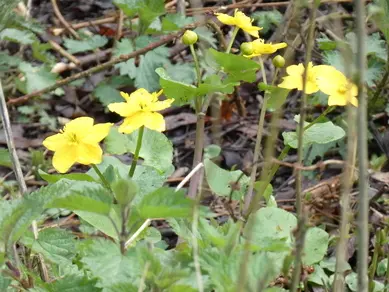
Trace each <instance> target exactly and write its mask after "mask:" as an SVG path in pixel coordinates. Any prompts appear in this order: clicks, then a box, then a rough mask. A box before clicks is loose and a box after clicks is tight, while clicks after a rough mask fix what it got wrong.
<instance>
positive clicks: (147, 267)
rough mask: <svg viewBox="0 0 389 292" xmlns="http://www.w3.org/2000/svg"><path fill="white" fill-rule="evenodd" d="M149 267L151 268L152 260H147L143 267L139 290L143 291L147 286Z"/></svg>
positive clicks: (139, 291)
mask: <svg viewBox="0 0 389 292" xmlns="http://www.w3.org/2000/svg"><path fill="white" fill-rule="evenodd" d="M149 268H150V261H147V262H146V264H145V267H144V269H143V273H142V277H141V278H140V283H139V287H138V292H143V291H144V289H145V288H146V278H147V273H148V272H149Z"/></svg>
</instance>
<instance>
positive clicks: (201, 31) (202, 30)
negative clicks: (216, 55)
mask: <svg viewBox="0 0 389 292" xmlns="http://www.w3.org/2000/svg"><path fill="white" fill-rule="evenodd" d="M194 32H195V33H197V35H198V37H199V40H201V41H202V42H206V43H208V44H209V45H210V46H211V47H212V48H214V49H216V48H217V45H216V43H217V41H216V38H215V37H214V35H213V32H212V31H210V30H209V29H208V28H207V27H206V26H200V27H197V28H196V29H195V30H194Z"/></svg>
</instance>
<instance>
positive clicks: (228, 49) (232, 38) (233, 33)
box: [226, 26, 239, 54]
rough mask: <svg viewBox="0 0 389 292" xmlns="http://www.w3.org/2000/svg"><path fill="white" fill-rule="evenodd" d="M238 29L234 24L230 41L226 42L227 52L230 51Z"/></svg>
mask: <svg viewBox="0 0 389 292" xmlns="http://www.w3.org/2000/svg"><path fill="white" fill-rule="evenodd" d="M238 31H239V27H237V26H235V28H234V31H233V32H232V36H231V40H230V43H229V44H228V47H227V50H226V53H227V54H228V53H230V51H231V48H232V45H233V44H234V41H235V38H236V35H237V34H238Z"/></svg>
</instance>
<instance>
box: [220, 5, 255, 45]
mask: <svg viewBox="0 0 389 292" xmlns="http://www.w3.org/2000/svg"><path fill="white" fill-rule="evenodd" d="M215 15H216V16H217V19H218V20H219V21H220V22H221V23H223V24H226V25H232V26H236V27H238V28H240V29H242V30H244V31H245V32H247V33H248V34H250V35H252V36H253V37H256V38H259V34H258V31H260V30H261V29H262V27H259V26H254V25H253V21H254V20H253V19H251V18H250V17H248V16H247V15H246V14H244V13H243V12H242V11H239V10H238V9H236V10H235V13H234V16H229V15H228V14H224V13H215Z"/></svg>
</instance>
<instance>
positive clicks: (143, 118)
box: [119, 112, 165, 134]
mask: <svg viewBox="0 0 389 292" xmlns="http://www.w3.org/2000/svg"><path fill="white" fill-rule="evenodd" d="M141 126H145V127H146V128H149V129H151V130H155V131H159V132H162V131H164V130H165V120H164V119H163V116H162V115H161V114H159V113H152V112H138V113H136V114H135V115H133V116H131V117H128V118H126V119H124V122H123V124H121V125H120V126H119V132H121V133H126V134H130V133H132V132H133V131H135V130H137V129H139V128H140V127H141Z"/></svg>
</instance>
